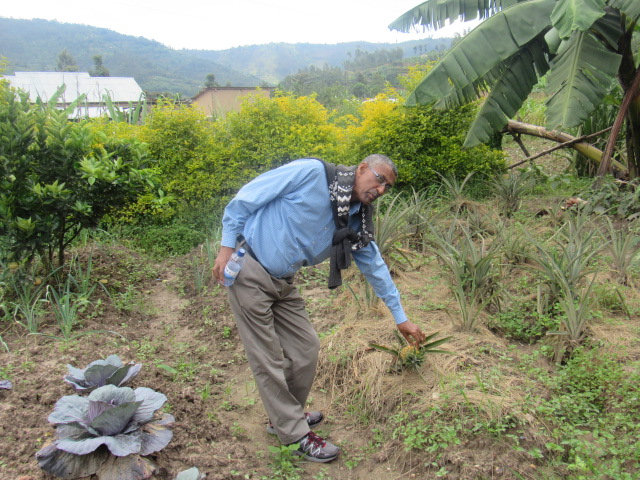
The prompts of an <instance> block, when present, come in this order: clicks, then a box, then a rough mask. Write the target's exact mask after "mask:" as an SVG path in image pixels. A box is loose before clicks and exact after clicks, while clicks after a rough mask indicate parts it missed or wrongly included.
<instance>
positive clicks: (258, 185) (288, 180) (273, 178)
mask: <svg viewBox="0 0 640 480" xmlns="http://www.w3.org/2000/svg"><path fill="white" fill-rule="evenodd" d="M314 163H317V164H318V165H319V166H321V164H320V162H317V161H314ZM312 166H314V165H313V164H312ZM321 167H322V166H321ZM314 172H315V170H314V169H313V168H304V164H303V162H300V161H298V162H295V161H294V162H291V163H288V164H286V165H283V166H281V167H278V168H275V169H273V170H269V171H268V172H265V173H263V174H262V175H259V176H257V177H256V178H254V179H253V180H251V181H250V182H249V183H247V184H246V185H245V186H243V187H242V188H241V189H240V190H239V191H238V193H237V194H236V196H235V197H234V198H233V199H232V200H231V201H230V202H229V204H228V205H227V206H226V208H225V210H224V216H223V217H222V239H221V242H220V245H221V246H223V247H232V248H233V247H235V246H236V242H237V239H238V235H240V234H242V232H243V230H244V226H245V223H246V222H247V219H249V217H250V216H251V215H252V214H253V213H254V212H255V211H256V210H258V209H260V208H261V207H263V206H265V205H267V204H268V203H269V202H272V201H273V200H275V199H276V198H278V197H281V196H284V195H287V194H289V193H292V192H295V191H296V189H297V188H298V186H299V185H300V184H301V183H302V182H304V181H305V179H306V178H308V176H309V175H313V174H314Z"/></svg>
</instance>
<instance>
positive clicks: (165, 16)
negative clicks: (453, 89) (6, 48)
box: [0, 0, 468, 50]
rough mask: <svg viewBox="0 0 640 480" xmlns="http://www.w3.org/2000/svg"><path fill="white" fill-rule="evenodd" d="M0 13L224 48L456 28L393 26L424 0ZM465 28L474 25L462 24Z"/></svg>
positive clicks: (69, 2) (77, 6)
mask: <svg viewBox="0 0 640 480" xmlns="http://www.w3.org/2000/svg"><path fill="white" fill-rule="evenodd" d="M3 3H4V5H3V6H2V8H1V9H0V16H2V17H11V18H26V19H31V18H43V19H46V20H57V21H59V22H62V23H79V24H83V25H91V26H93V27H102V28H108V29H109V30H114V31H116V32H118V33H123V34H126V35H134V36H139V37H145V38H148V39H151V40H156V41H158V42H160V43H163V44H164V45H167V46H169V47H172V48H175V49H181V48H192V49H202V50H224V49H227V48H231V47H237V46H241V45H258V44H265V43H272V42H286V43H342V42H350V41H367V42H374V43H381V42H385V43H386V42H392V43H393V42H404V41H408V40H415V39H421V38H426V37H428V36H447V35H449V36H451V35H453V33H454V32H455V31H461V27H460V26H457V28H456V27H454V28H453V29H452V28H451V27H449V28H448V29H446V31H445V30H439V31H438V32H420V33H416V32H414V33H400V32H395V31H393V32H391V31H390V30H389V28H388V27H387V25H389V23H391V22H392V21H393V20H395V19H396V18H397V17H398V16H400V15H402V14H403V13H404V12H406V11H407V10H409V9H410V8H412V7H415V6H417V5H418V4H420V3H421V1H420V0H384V1H383V0H323V1H313V2H311V1H308V0H224V1H222V0H209V1H204V0H170V1H169V0H7V1H5V2H3ZM462 25H463V27H462V28H468V27H467V24H462Z"/></svg>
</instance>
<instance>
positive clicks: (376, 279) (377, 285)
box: [352, 242, 408, 324]
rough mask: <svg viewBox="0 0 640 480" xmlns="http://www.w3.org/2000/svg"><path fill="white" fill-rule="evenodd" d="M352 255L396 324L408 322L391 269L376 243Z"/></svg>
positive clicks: (371, 243)
mask: <svg viewBox="0 0 640 480" xmlns="http://www.w3.org/2000/svg"><path fill="white" fill-rule="evenodd" d="M352 253H353V259H354V260H355V262H356V265H357V266H358V268H359V269H360V271H361V272H362V274H363V275H364V276H365V278H366V279H367V281H368V282H369V283H370V284H371V286H372V287H373V290H374V292H376V295H377V296H378V297H380V298H381V299H382V300H383V301H384V303H385V305H386V306H387V308H389V310H390V311H391V314H392V315H393V319H394V320H395V322H396V324H400V323H404V322H406V321H407V320H408V318H407V315H406V313H405V312H404V309H403V308H402V304H401V303H400V292H399V291H398V289H397V288H396V285H395V283H393V280H392V278H391V274H390V273H389V268H388V267H387V264H386V263H384V260H383V259H382V255H381V254H380V250H379V249H378V246H377V245H376V244H375V242H370V243H369V244H368V245H367V246H366V247H363V248H361V249H360V250H356V251H354V252H352Z"/></svg>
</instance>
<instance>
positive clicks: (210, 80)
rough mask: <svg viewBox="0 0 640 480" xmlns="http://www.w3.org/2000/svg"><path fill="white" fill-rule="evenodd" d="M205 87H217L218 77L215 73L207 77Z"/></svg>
mask: <svg viewBox="0 0 640 480" xmlns="http://www.w3.org/2000/svg"><path fill="white" fill-rule="evenodd" d="M204 86H205V87H207V88H213V87H217V86H219V85H218V82H216V76H215V75H214V74H213V73H210V74H208V75H207V79H206V80H205V82H204Z"/></svg>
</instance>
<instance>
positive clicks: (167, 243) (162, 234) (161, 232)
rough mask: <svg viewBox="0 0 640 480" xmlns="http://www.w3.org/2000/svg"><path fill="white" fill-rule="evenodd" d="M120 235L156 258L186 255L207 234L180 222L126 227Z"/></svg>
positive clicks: (202, 240)
mask: <svg viewBox="0 0 640 480" xmlns="http://www.w3.org/2000/svg"><path fill="white" fill-rule="evenodd" d="M119 235H120V236H121V237H123V238H127V239H128V240H129V241H131V242H132V247H134V248H135V249H137V250H140V251H142V252H144V253H147V254H149V255H151V256H152V257H154V258H160V259H162V258H166V257H170V256H173V255H184V254H186V253H188V252H190V251H191V250H192V249H193V248H194V247H195V246H197V245H199V244H201V243H202V242H204V240H205V238H206V234H205V233H204V232H203V231H202V230H199V229H197V228H194V227H193V226H192V225H188V224H185V223H181V222H179V221H174V222H171V223H169V224H167V225H153V224H144V223H142V224H138V225H134V226H129V227H124V228H123V229H122V230H121V231H120V232H119Z"/></svg>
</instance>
